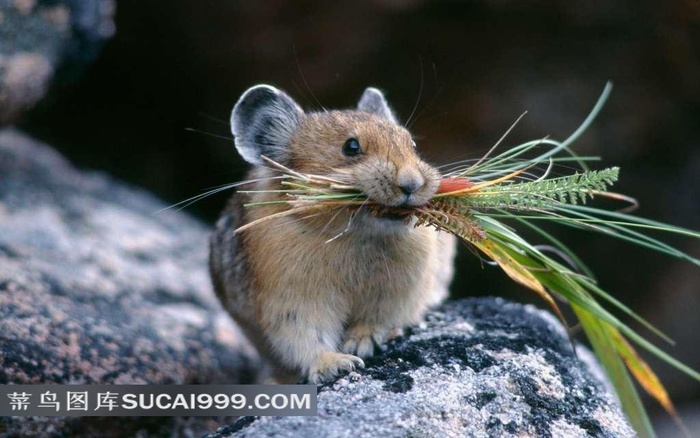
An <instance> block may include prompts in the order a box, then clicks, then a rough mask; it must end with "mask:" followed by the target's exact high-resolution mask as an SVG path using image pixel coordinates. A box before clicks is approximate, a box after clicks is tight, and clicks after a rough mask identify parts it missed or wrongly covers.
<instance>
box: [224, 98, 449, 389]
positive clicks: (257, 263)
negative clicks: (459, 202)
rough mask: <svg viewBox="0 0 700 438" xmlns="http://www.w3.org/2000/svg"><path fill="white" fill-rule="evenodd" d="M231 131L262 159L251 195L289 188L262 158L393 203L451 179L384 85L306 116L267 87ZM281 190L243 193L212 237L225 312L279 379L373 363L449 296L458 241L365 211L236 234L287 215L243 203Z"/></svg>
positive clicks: (412, 199) (411, 201)
mask: <svg viewBox="0 0 700 438" xmlns="http://www.w3.org/2000/svg"><path fill="white" fill-rule="evenodd" d="M231 128H232V132H233V135H234V138H235V145H236V148H237V150H238V152H239V153H240V155H241V156H242V157H243V158H244V159H245V160H246V161H248V162H249V163H251V164H253V166H254V167H253V169H252V170H251V171H250V172H249V174H248V179H249V180H251V181H255V182H253V183H251V184H250V185H248V186H246V190H272V189H281V188H282V186H281V183H280V180H279V179H275V178H273V177H275V176H278V175H279V172H278V171H276V170H272V169H270V168H269V166H268V167H266V166H265V165H264V161H263V160H262V159H261V158H260V156H261V155H264V156H266V157H268V158H271V159H272V160H274V161H276V162H278V163H280V164H282V165H284V166H286V167H288V168H290V169H292V170H296V171H299V172H304V173H307V174H316V175H326V176H331V177H342V178H343V179H344V180H350V181H352V183H353V184H354V185H355V186H357V187H358V188H360V189H361V190H362V191H363V192H364V194H365V195H366V196H367V197H369V198H370V199H372V200H373V201H375V202H378V203H380V204H383V205H386V206H391V207H396V206H402V205H404V206H405V205H407V206H420V205H423V204H425V203H427V202H428V201H429V200H430V199H431V197H432V196H433V195H434V194H435V192H436V191H437V188H438V186H439V182H440V174H439V172H438V171H437V170H436V169H435V168H434V167H432V166H430V165H429V164H427V163H426V162H424V161H422V160H421V159H420V158H419V156H418V154H417V153H416V150H415V146H416V145H415V142H414V141H413V139H412V138H411V134H410V133H409V132H408V131H407V130H406V129H405V128H404V127H403V126H401V125H399V124H398V123H397V121H396V118H395V116H394V114H393V112H392V110H391V109H390V108H389V106H388V104H387V102H386V99H385V98H384V95H383V94H382V93H381V92H380V91H379V90H377V89H376V88H367V89H366V90H365V92H364V93H363V95H362V97H361V99H360V101H359V103H358V105H357V109H351V110H342V111H320V112H308V113H305V112H304V111H303V110H302V109H301V108H300V107H299V105H297V103H296V102H294V100H292V98H291V97H289V96H288V95H287V94H285V93H284V92H283V91H280V90H278V89H276V88H274V87H271V86H269V85H258V86H255V87H252V88H250V89H248V90H247V91H246V92H245V93H244V94H243V95H242V96H241V98H240V99H239V100H238V102H237V103H236V105H235V106H234V108H233V112H232V114H231ZM275 196H281V195H276V194H269V193H267V194H260V193H257V194H241V193H237V194H234V195H233V196H232V198H231V200H230V201H229V203H228V206H227V207H226V209H225V210H224V212H223V213H222V216H221V218H220V219H219V221H218V222H217V225H216V230H215V232H214V234H213V236H212V238H211V253H210V269H211V275H212V280H213V283H214V288H215V290H216V293H217V295H218V296H219V298H220V300H221V302H222V303H223V305H224V307H225V308H226V309H227V310H228V311H229V312H230V313H231V315H232V316H233V317H234V319H235V320H236V321H237V322H238V323H239V324H240V326H241V327H242V328H243V330H244V331H245V333H246V334H247V335H248V337H249V338H250V339H251V340H252V341H253V343H254V344H255V345H256V346H257V347H258V349H259V350H260V352H261V354H262V355H263V357H265V358H267V359H268V360H269V361H270V363H271V364H272V372H273V377H274V378H275V379H276V380H277V381H278V382H280V383H290V382H294V381H297V380H298V379H299V377H302V378H306V379H308V381H309V382H313V383H317V382H321V381H324V380H328V379H331V378H333V377H334V376H335V375H336V374H337V373H338V372H340V371H342V370H351V369H353V368H355V367H356V366H364V363H363V361H362V359H361V358H366V357H369V356H372V354H373V353H374V351H375V348H376V347H378V346H379V345H381V344H382V343H383V342H384V341H385V340H387V338H388V337H389V336H391V335H395V334H396V333H400V331H401V330H402V329H403V328H404V327H406V326H408V325H411V324H415V323H418V322H420V320H421V319H422V317H423V315H424V313H425V311H426V309H427V308H428V307H430V306H432V305H435V304H438V303H439V302H441V301H442V300H443V299H444V298H445V297H446V296H447V293H448V286H449V283H450V281H451V279H452V273H453V267H452V264H453V258H454V254H455V246H456V241H455V238H454V236H452V235H450V234H447V233H444V232H438V231H436V230H435V229H433V228H428V227H422V226H421V227H415V226H414V224H415V218H411V219H410V220H406V219H405V218H397V217H394V216H392V215H385V216H383V217H376V216H374V215H372V214H370V213H369V212H367V211H364V210H363V209H362V208H360V209H359V210H357V209H355V210H353V211H349V209H346V210H340V212H337V211H334V212H332V213H328V214H324V215H322V216H313V217H295V216H286V217H280V218H276V219H272V220H268V221H265V222H261V223H259V224H256V225H255V226H253V227H250V228H248V229H246V230H244V231H241V232H240V233H234V230H236V229H237V228H238V227H239V226H241V225H243V224H246V223H249V222H251V221H253V220H256V219H258V218H261V217H263V216H267V215H270V214H272V213H276V212H279V211H282V210H285V209H286V208H287V207H286V206H284V205H279V204H277V205H265V206H256V207H251V208H244V207H243V204H245V203H248V202H262V201H269V200H272V199H275Z"/></svg>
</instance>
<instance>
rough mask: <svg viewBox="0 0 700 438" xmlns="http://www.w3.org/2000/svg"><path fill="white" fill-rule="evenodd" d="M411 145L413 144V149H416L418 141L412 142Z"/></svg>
mask: <svg viewBox="0 0 700 438" xmlns="http://www.w3.org/2000/svg"><path fill="white" fill-rule="evenodd" d="M411 143H412V144H413V149H415V148H416V141H415V140H411Z"/></svg>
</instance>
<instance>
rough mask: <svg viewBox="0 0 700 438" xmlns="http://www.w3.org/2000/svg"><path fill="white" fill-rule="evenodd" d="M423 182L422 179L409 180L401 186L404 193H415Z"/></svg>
mask: <svg viewBox="0 0 700 438" xmlns="http://www.w3.org/2000/svg"><path fill="white" fill-rule="evenodd" d="M422 185H423V184H422V183H421V182H420V181H409V182H406V183H404V184H401V185H400V186H399V189H401V191H402V192H403V194H404V195H410V194H411V193H415V192H416V190H418V189H419V188H421V186H422Z"/></svg>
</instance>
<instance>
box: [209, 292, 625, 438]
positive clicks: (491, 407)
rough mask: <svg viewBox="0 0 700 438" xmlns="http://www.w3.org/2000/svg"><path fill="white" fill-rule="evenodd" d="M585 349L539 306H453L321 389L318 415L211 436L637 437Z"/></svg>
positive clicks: (246, 422) (265, 421)
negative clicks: (364, 365) (362, 366)
mask: <svg viewBox="0 0 700 438" xmlns="http://www.w3.org/2000/svg"><path fill="white" fill-rule="evenodd" d="M577 352H578V357H579V358H578V359H577V357H576V356H575V355H574V354H573V352H572V347H571V344H570V343H569V341H568V338H567V336H566V333H565V332H564V331H563V329H562V328H561V325H560V324H559V323H558V321H556V320H555V319H554V318H553V317H552V316H551V315H550V314H549V313H547V312H544V311H541V310H537V309H536V308H534V307H532V306H523V305H520V304H515V303H511V302H507V301H505V300H502V299H499V298H473V299H465V300H461V301H454V302H449V303H447V304H445V305H444V306H442V307H441V308H440V309H438V310H436V311H434V312H431V313H429V314H428V316H427V320H426V322H425V323H424V324H422V325H421V326H420V327H416V328H413V329H410V330H408V331H407V332H406V335H405V336H403V337H400V338H397V339H395V340H394V341H391V342H390V343H389V344H388V345H387V347H386V349H385V350H384V351H383V352H382V353H381V354H380V355H379V356H378V357H376V358H374V359H372V360H368V361H367V362H366V363H367V368H365V369H362V370H358V371H357V372H352V373H350V374H349V375H346V376H344V377H342V378H340V379H338V380H337V381H335V382H333V383H330V384H328V385H326V386H324V387H322V388H321V389H320V391H319V394H318V416H316V417H260V418H254V417H244V418H241V419H239V420H238V421H237V422H236V423H234V424H233V425H231V426H227V427H224V428H221V429H219V430H218V431H217V432H216V433H214V434H211V435H209V437H210V438H222V437H263V436H265V437H273V436H274V437H300V436H308V437H325V436H329V437H330V436H332V437H365V436H381V437H500V436H533V437H534V436H537V437H590V436H595V437H632V436H635V434H634V432H633V430H632V429H631V428H630V426H629V424H628V423H627V421H626V419H625V417H624V416H623V414H622V413H621V411H620V408H619V406H618V404H617V402H616V400H615V399H614V397H613V396H612V395H611V394H610V393H609V392H608V391H607V390H606V384H605V383H604V382H601V381H600V380H599V378H597V377H595V376H600V375H601V374H600V373H601V371H600V369H599V368H597V365H595V360H593V359H592V356H591V353H590V352H589V351H588V350H586V349H585V348H583V347H580V346H579V347H578V348H577ZM583 359H587V360H583ZM591 367H593V368H591Z"/></svg>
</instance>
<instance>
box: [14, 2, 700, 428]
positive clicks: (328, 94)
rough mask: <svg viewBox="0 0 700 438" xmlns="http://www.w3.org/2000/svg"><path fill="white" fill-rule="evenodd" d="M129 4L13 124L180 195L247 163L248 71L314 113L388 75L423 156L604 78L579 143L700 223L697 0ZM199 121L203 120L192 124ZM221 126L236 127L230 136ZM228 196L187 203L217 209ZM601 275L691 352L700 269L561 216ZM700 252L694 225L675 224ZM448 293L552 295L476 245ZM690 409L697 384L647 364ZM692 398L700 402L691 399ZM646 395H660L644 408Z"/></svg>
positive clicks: (570, 100)
mask: <svg viewBox="0 0 700 438" xmlns="http://www.w3.org/2000/svg"><path fill="white" fill-rule="evenodd" d="M593 3H598V2H589V1H584V0H570V1H563V0H561V1H534V0H530V1H527V0H521V1H514V0H510V1H509V0H491V1H489V0H481V1H478V0H473V1H462V2H459V1H432V2H430V1H422V0H411V1H399V0H383V1H380V0H374V1H365V2H362V1H356V2H337V3H332V2H310V1H298V2H285V1H282V0H276V1H265V2H254V1H231V0H228V1H226V0H210V1H194V0H191V1H184V0H178V1H176V0H173V1H168V2H163V1H140V2H135V1H118V2H117V14H116V27H117V33H116V35H115V37H114V38H113V39H112V40H111V41H110V42H109V43H107V45H106V46H105V48H104V50H103V52H102V54H101V56H100V58H99V59H98V60H97V62H96V63H95V64H94V65H92V66H91V67H90V68H89V69H88V70H87V72H86V73H85V75H84V76H83V78H82V79H81V81H79V82H77V83H76V84H75V85H74V86H72V87H70V88H69V89H64V90H63V91H62V92H60V93H57V94H56V95H55V96H54V98H53V99H51V100H50V101H49V103H45V104H43V106H41V107H39V108H38V109H37V110H35V111H34V112H33V113H32V114H31V115H30V117H28V118H26V119H25V120H24V122H23V125H22V127H23V128H24V129H25V130H27V131H28V132H30V133H31V134H33V135H35V136H37V137H39V138H41V139H43V140H46V141H47V142H49V143H51V144H53V145H54V146H57V147H58V148H59V149H60V150H61V151H62V152H63V153H64V154H66V155H67V156H68V157H69V158H70V159H71V160H72V161H73V162H74V163H76V164H77V165H78V166H80V167H84V168H94V169H100V170H104V171H105V172H108V173H110V174H112V175H114V176H116V177H118V178H120V179H123V180H126V181H129V182H131V183H133V184H134V185H137V186H141V187H143V188H145V189H147V190H149V191H152V192H153V193H155V194H156V195H158V196H159V197H161V198H163V199H164V200H166V202H168V203H172V204H174V203H176V202H178V201H181V200H183V199H186V198H189V197H191V196H194V195H197V194H199V193H201V192H202V191H203V190H205V189H207V188H211V187H213V186H217V185H220V184H224V183H228V182H233V181H236V180H239V179H241V178H242V177H243V175H244V171H245V169H246V165H245V163H243V162H242V160H240V159H239V157H238V156H237V154H236V152H235V150H234V147H233V144H232V141H231V139H230V137H231V134H230V131H229V126H228V118H229V114H230V110H231V108H232V106H233V104H234V103H235V101H236V99H237V98H238V97H239V96H240V94H241V93H242V92H243V91H244V90H245V89H246V88H247V87H249V86H252V85H254V84H258V83H269V84H273V85H275V86H278V87H280V88H282V89H285V90H286V91H287V92H288V93H289V94H291V95H292V96H294V97H295V98H296V99H297V101H298V102H300V103H301V104H302V105H303V106H304V107H305V108H307V109H319V108H320V104H322V105H323V106H325V107H341V108H342V107H350V106H353V105H355V103H356V101H357V99H358V98H359V96H360V94H361V93H362V91H363V90H364V88H365V87H366V86H370V85H371V86H377V87H379V88H381V89H383V90H384V91H385V92H386V94H387V97H388V99H389V101H390V103H391V104H392V105H393V107H394V109H395V110H396V112H397V114H398V115H399V116H400V117H401V118H402V119H403V120H405V119H406V118H407V117H408V116H409V114H410V113H411V112H412V111H413V109H414V107H415V108H416V110H415V114H416V115H415V116H414V119H415V121H414V123H413V124H412V126H411V130H412V131H413V132H414V133H415V135H416V136H417V138H418V139H419V142H418V143H419V149H420V150H421V151H422V153H423V154H424V155H425V157H426V158H427V159H429V160H430V161H432V162H434V163H436V164H444V163H448V162H450V161H454V160H457V159H464V158H476V157H479V156H481V154H483V153H484V152H485V151H486V150H488V149H489V148H490V146H492V145H493V144H494V142H495V141H496V140H497V139H498V138H499V137H500V136H501V135H502V134H503V133H504V132H505V130H506V129H507V128H508V127H509V126H510V124H511V123H512V122H513V121H514V120H515V119H516V118H517V117H518V116H519V115H520V114H521V113H522V112H523V111H525V110H527V111H528V115H527V116H526V117H525V118H524V119H523V121H522V122H521V123H520V124H519V125H518V127H517V128H516V129H515V130H514V132H513V133H512V134H511V135H510V136H509V137H508V139H507V140H506V142H505V143H504V146H506V147H507V146H514V145H517V144H519V143H521V142H523V141H526V140H531V139H535V138H541V137H543V136H545V135H550V136H552V137H555V138H560V139H561V138H563V137H565V136H567V135H568V134H569V133H571V132H572V131H573V130H574V129H575V128H576V127H577V126H578V124H579V123H580V122H581V121H582V120H583V119H584V118H585V116H586V115H587V113H588V111H589V110H590V108H591V107H592V105H593V104H594V102H595V100H596V99H597V97H598V95H599V94H600V92H601V90H602V89H603V86H604V85H605V82H606V81H607V80H612V81H613V82H614V84H615V88H614V90H613V94H612V96H611V98H610V100H609V101H608V103H607V105H606V107H605V108H604V110H603V111H602V112H601V114H600V115H599V117H598V120H597V122H596V123H595V124H594V125H593V127H592V128H591V129H590V130H589V131H588V132H586V134H585V135H584V136H583V137H582V138H581V140H580V141H578V143H577V144H576V145H575V147H576V150H577V151H578V152H579V153H582V154H592V155H601V156H602V157H603V162H602V163H600V164H599V166H600V167H604V166H605V167H606V166H612V165H619V166H621V168H622V173H621V181H620V182H619V184H618V186H617V190H618V191H620V192H623V193H626V194H629V195H632V196H635V197H637V198H638V199H639V200H640V202H641V208H640V210H639V211H638V214H640V215H643V216H645V217H650V218H653V219H656V220H661V221H665V222H669V223H673V224H675V225H680V226H684V227H688V228H692V229H698V228H700V204H699V203H698V200H699V199H700V196H699V193H698V192H699V191H700V184H698V182H699V179H700V178H699V177H698V173H699V172H700V144H699V143H700V6H699V3H698V2H697V1H694V0H687V1H682V0H678V1H668V2H659V1H632V0H629V1H625V0H621V1H612V2H606V4H604V5H600V4H593ZM187 128H191V129H194V130H196V131H197V132H192V131H189V130H187ZM219 136H222V137H225V138H219ZM226 197H227V195H216V196H211V197H210V198H207V199H205V200H203V201H200V202H199V203H197V204H194V205H192V206H190V207H188V208H187V210H186V211H188V212H190V213H192V214H194V215H196V216H199V217H200V218H202V219H203V220H205V221H209V222H213V221H214V219H215V218H216V216H217V214H218V212H219V210H220V209H221V208H222V207H223V204H224V202H225V199H226ZM556 232H557V236H559V237H560V238H561V239H562V240H564V241H565V242H567V243H568V244H569V245H570V246H571V247H573V248H575V249H576V251H577V252H578V253H579V255H580V256H581V257H582V258H583V259H584V260H586V261H588V263H589V264H590V265H591V267H592V268H593V270H594V271H595V272H596V273H597V274H598V279H599V281H600V284H601V285H602V286H603V288H605V289H606V290H608V291H610V292H613V294H614V295H615V296H617V297H619V298H620V299H622V300H623V301H624V302H625V303H628V304H630V305H631V307H632V308H633V309H635V310H636V311H638V312H640V313H641V314H642V315H644V316H645V317H646V318H648V319H649V320H651V321H652V322H653V323H655V324H657V325H658V326H659V327H660V328H661V329H662V330H664V331H665V332H667V333H668V334H669V335H670V336H671V337H672V338H674V339H675V340H676V341H677V342H678V346H677V347H675V348H672V347H668V348H667V350H670V351H671V352H672V353H673V354H674V355H675V356H677V357H678V358H680V359H681V360H682V361H684V362H685V363H687V364H689V365H691V366H692V367H693V368H695V369H699V368H700V348H699V345H700V318H698V316H697V313H698V310H699V309H700V274H699V271H698V269H697V268H696V267H693V266H691V265H690V264H688V263H684V262H681V261H677V260H673V259H671V258H669V257H665V256H663V255H660V254H655V253H652V252H650V251H646V250H643V249H639V248H637V247H633V246H630V245H628V244H625V243H622V242H617V241H613V240H610V239H606V238H603V237H600V236H592V235H589V234H585V233H580V232H576V231H571V230H567V229H557V230H556ZM664 238H665V240H667V241H669V242H671V243H673V244H675V245H677V246H679V247H680V248H681V249H683V250H685V251H687V252H689V253H691V254H692V255H694V256H695V257H698V256H700V251H699V250H700V245H698V243H697V241H695V242H693V241H692V240H691V239H688V238H686V239H681V238H674V237H673V236H668V237H664ZM457 263H458V265H457V266H458V275H457V280H456V282H455V285H454V288H453V295H454V296H468V295H483V294H492V295H501V296H505V297H510V298H512V299H515V300H519V301H530V302H535V303H537V304H538V305H541V303H540V302H539V301H537V300H536V299H535V298H534V296H533V294H531V293H530V292H528V291H526V290H523V289H522V288H520V287H518V286H515V285H513V284H511V282H510V280H508V279H507V278H506V277H505V275H503V274H502V273H501V272H499V271H497V270H496V269H494V268H491V267H488V266H487V267H484V268H483V269H482V266H481V265H480V264H479V262H478V260H476V259H475V258H474V257H473V256H471V255H470V254H469V253H467V252H466V251H464V252H463V254H462V255H461V256H460V259H459V260H458V262H457ZM651 363H652V365H653V366H654V367H655V369H657V370H658V372H659V373H660V375H661V377H662V379H663V381H664V382H665V384H666V385H667V388H668V389H669V390H670V392H671V393H672V396H673V398H674V400H675V401H676V403H677V404H679V405H681V406H683V405H684V404H685V406H689V407H688V408H686V416H688V415H690V416H692V415H693V413H694V415H700V407H699V405H698V404H697V401H696V400H697V399H698V397H700V386H699V385H698V384H697V382H693V381H692V380H691V379H690V378H688V377H685V376H684V375H682V374H681V373H679V372H677V371H675V370H673V369H671V368H670V367H668V366H666V365H662V364H660V363H658V361H655V360H651ZM693 403H695V404H694V405H693ZM650 407H651V408H652V409H653V410H656V409H657V407H656V405H654V404H650Z"/></svg>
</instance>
